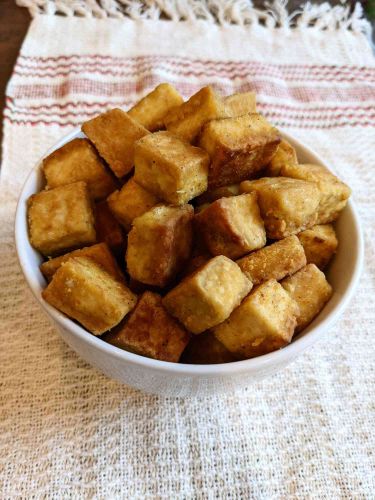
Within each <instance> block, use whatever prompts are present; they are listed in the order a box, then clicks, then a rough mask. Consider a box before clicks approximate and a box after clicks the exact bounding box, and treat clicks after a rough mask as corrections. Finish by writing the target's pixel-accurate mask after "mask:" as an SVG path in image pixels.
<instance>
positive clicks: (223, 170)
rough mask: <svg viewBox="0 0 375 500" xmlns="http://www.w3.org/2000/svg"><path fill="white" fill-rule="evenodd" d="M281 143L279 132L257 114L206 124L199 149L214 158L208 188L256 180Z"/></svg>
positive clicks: (209, 173) (209, 172)
mask: <svg viewBox="0 0 375 500" xmlns="http://www.w3.org/2000/svg"><path fill="white" fill-rule="evenodd" d="M280 140H281V138H280V133H279V131H278V130H277V129H276V128H275V127H273V126H272V125H270V124H269V123H268V121H267V120H266V119H265V118H263V116H261V115H259V114H257V113H252V114H248V115H243V116H239V117H237V118H223V119H221V120H212V121H210V122H209V123H207V124H206V125H205V126H204V127H203V129H202V134H201V137H200V141H199V145H200V147H201V148H203V149H205V150H206V151H207V153H208V154H209V155H210V158H211V164H210V168H209V171H208V186H209V188H210V189H211V188H216V187H220V186H226V185H227V184H234V183H237V182H241V181H243V180H245V179H251V178H254V177H255V176H256V175H257V174H258V173H259V172H260V171H261V170H262V169H263V167H264V166H265V165H267V163H269V161H270V160H271V158H272V157H273V155H274V154H275V152H276V149H277V146H278V144H279V142H280Z"/></svg>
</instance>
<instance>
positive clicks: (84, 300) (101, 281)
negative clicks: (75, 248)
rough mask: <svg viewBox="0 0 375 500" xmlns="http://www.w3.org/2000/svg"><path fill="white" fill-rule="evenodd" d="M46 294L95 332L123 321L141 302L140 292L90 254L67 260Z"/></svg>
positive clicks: (102, 330)
mask: <svg viewBox="0 0 375 500" xmlns="http://www.w3.org/2000/svg"><path fill="white" fill-rule="evenodd" d="M42 296H43V298H44V300H45V301H46V302H48V303H49V304H51V305H52V306H53V307H56V309H58V310H59V311H61V312H63V313H65V314H66V315H67V316H69V317H70V318H73V319H75V320H76V321H78V322H79V323H81V324H82V325H83V326H84V327H85V328H86V329H87V330H89V332H91V333H93V334H94V335H101V334H102V333H104V332H106V331H107V330H110V329H111V328H113V327H114V326H116V325H117V324H118V323H120V321H121V320H122V319H123V318H124V317H125V315H126V314H127V313H128V312H129V311H131V310H132V309H133V307H134V306H135V304H136V302H137V297H136V295H134V294H133V293H132V292H131V291H130V290H129V289H128V288H127V287H126V286H125V285H124V284H123V283H121V282H120V281H118V280H116V279H115V278H114V277H113V276H111V275H110V274H109V273H107V271H105V270H104V269H103V268H102V267H101V266H100V265H99V264H97V263H96V262H94V261H93V260H92V259H90V258H88V257H73V258H70V259H68V260H67V261H66V262H64V263H63V264H62V265H61V266H60V267H59V269H58V270H57V271H56V272H55V274H54V275H53V278H52V281H51V282H50V283H49V285H48V286H47V288H46V289H45V290H43V292H42Z"/></svg>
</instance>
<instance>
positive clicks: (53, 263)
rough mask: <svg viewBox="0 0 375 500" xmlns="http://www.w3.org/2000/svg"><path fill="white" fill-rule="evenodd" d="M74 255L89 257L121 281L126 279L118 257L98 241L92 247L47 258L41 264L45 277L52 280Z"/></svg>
mask: <svg viewBox="0 0 375 500" xmlns="http://www.w3.org/2000/svg"><path fill="white" fill-rule="evenodd" d="M72 257H88V258H90V259H92V260H93V261H94V262H96V263H97V264H99V265H100V266H101V267H102V268H103V269H104V270H105V271H107V273H109V274H110V275H111V276H113V277H114V278H115V279H117V280H119V281H125V277H124V274H123V273H122V271H121V269H120V267H119V265H118V264H117V262H116V259H115V258H114V257H113V255H112V254H111V252H110V250H109V248H108V246H107V244H106V243H98V244H97V245H92V246H91V247H85V248H81V249H79V250H73V252H69V253H66V254H65V255H61V256H60V257H55V258H54V259H50V260H47V261H46V262H43V264H41V266H40V270H41V271H42V273H43V275H44V277H45V278H46V279H47V280H48V281H51V279H52V276H53V275H54V274H55V272H56V271H57V270H58V269H59V267H60V266H61V265H62V264H63V263H64V262H66V261H67V260H68V259H71V258H72Z"/></svg>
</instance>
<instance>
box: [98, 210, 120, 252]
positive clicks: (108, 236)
mask: <svg viewBox="0 0 375 500" xmlns="http://www.w3.org/2000/svg"><path fill="white" fill-rule="evenodd" d="M94 213H95V229H96V239H97V241H102V242H104V243H107V245H108V246H109V248H110V249H111V250H112V252H113V253H114V254H115V255H116V256H118V255H119V254H120V253H123V252H124V250H125V247H126V241H125V237H124V233H123V230H122V228H121V226H120V224H119V223H118V222H117V220H116V219H115V217H114V216H113V214H112V212H111V211H110V209H109V208H108V204H107V202H106V201H101V202H100V203H98V204H97V205H96V206H95V209H94Z"/></svg>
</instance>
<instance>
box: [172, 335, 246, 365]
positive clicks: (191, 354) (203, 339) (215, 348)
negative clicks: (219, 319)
mask: <svg viewBox="0 0 375 500" xmlns="http://www.w3.org/2000/svg"><path fill="white" fill-rule="evenodd" d="M232 361H238V359H237V358H236V357H235V356H234V355H233V354H232V353H231V352H230V351H228V349H227V348H226V347H224V345H223V344H222V343H221V342H219V341H218V340H217V338H216V337H215V336H214V335H213V334H212V333H211V332H204V333H202V334H201V335H193V337H192V339H191V340H190V342H189V344H188V345H187V347H186V349H185V350H184V352H183V353H182V356H181V363H189V364H192V365H214V364H218V363H231V362H232Z"/></svg>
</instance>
